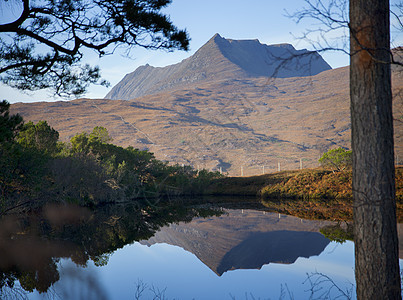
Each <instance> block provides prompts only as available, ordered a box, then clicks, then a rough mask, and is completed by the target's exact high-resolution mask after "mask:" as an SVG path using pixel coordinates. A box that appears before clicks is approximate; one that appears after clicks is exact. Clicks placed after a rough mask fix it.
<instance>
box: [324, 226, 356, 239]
mask: <svg viewBox="0 0 403 300" xmlns="http://www.w3.org/2000/svg"><path fill="white" fill-rule="evenodd" d="M344 224H345V226H342V223H341V222H337V224H334V225H328V226H325V227H322V228H321V229H320V232H321V233H322V234H323V235H324V236H325V237H327V238H328V239H329V240H331V241H335V242H338V243H341V244H342V243H344V242H345V241H353V240H354V235H353V224H352V223H348V222H345V223H344Z"/></svg>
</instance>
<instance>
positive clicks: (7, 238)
mask: <svg viewBox="0 0 403 300" xmlns="http://www.w3.org/2000/svg"><path fill="white" fill-rule="evenodd" d="M254 206H256V207H253V208H251V207H250V205H246V204H245V205H241V204H238V207H244V208H229V207H228V206H226V208H224V207H215V208H211V207H208V206H198V207H186V208H185V207H183V206H177V205H174V206H162V207H157V206H152V205H151V206H142V208H141V209H139V207H136V206H135V205H120V206H105V207H103V208H101V209H97V210H96V211H89V210H86V209H83V208H79V207H72V208H71V207H64V208H63V209H62V210H60V208H59V207H55V206H49V207H47V208H46V209H44V212H43V213H42V214H40V215H39V216H38V215H30V216H26V217H21V216H19V217H9V218H8V219H7V218H6V219H5V220H3V221H2V222H3V223H2V224H1V227H0V228H2V229H1V232H0V238H1V243H0V257H1V261H0V267H1V270H2V273H0V274H1V278H0V283H1V285H2V289H1V293H2V294H1V295H2V298H10V299H11V298H12V297H16V298H18V299H20V298H27V299H309V298H310V297H313V298H319V299H323V298H325V297H326V296H328V298H331V299H333V298H336V297H337V296H341V295H343V293H345V294H346V295H348V296H351V298H353V299H354V298H355V293H354V244H353V243H352V242H351V241H344V242H343V243H336V242H332V241H330V240H329V239H327V238H326V237H325V236H324V235H322V234H321V233H320V230H321V229H322V228H324V227H326V226H330V225H332V224H334V223H331V222H329V221H314V220H304V219H301V218H297V217H293V216H287V215H282V214H278V213H273V212H268V211H266V210H265V209H264V208H263V207H259V206H258V205H254ZM9 286H12V287H9ZM343 298H345V297H343Z"/></svg>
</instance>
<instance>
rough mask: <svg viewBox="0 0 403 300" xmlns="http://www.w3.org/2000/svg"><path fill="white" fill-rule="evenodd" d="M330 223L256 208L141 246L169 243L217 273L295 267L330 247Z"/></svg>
mask: <svg viewBox="0 0 403 300" xmlns="http://www.w3.org/2000/svg"><path fill="white" fill-rule="evenodd" d="M326 224H328V222H320V221H309V220H302V219H299V218H296V217H291V216H284V215H279V214H277V213H267V212H262V211H256V210H228V214H226V215H223V216H220V217H212V218H209V219H195V220H193V221H192V222H190V223H179V224H171V225H170V226H167V227H163V228H162V229H161V230H160V231H158V232H157V233H156V234H155V236H154V237H152V238H151V239H149V240H148V241H142V242H141V243H142V244H145V245H148V246H150V245H153V244H156V243H167V244H171V245H176V246H179V247H182V248H183V249H185V250H187V251H189V252H192V253H193V254H195V255H196V256H197V257H198V258H199V259H200V260H201V261H202V262H203V263H204V264H206V265H207V266H208V267H209V268H210V269H211V270H213V271H214V272H215V273H216V274H217V275H219V276H221V275H222V274H223V273H225V272H226V271H228V270H234V269H260V268H261V267H262V266H263V265H265V264H269V263H287V264H288V263H293V262H295V261H296V259H297V258H298V257H310V256H313V255H319V254H320V253H321V252H322V251H323V250H324V249H325V247H326V246H327V244H328V243H329V240H328V239H327V238H325V237H324V236H323V235H321V234H320V233H319V232H318V230H319V228H320V227H322V226H324V225H326Z"/></svg>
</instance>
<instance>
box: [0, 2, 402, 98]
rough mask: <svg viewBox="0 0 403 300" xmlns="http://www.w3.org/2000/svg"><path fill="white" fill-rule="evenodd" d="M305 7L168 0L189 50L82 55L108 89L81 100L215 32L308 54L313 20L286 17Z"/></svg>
mask: <svg viewBox="0 0 403 300" xmlns="http://www.w3.org/2000/svg"><path fill="white" fill-rule="evenodd" d="M393 1H394V0H392V3H393ZM396 1H398V0H396ZM305 5H306V4H304V1H301V0H282V1H278V0H249V1H244V0H203V1H194V0H173V1H172V3H171V4H170V5H169V6H168V7H167V8H165V9H164V10H163V12H165V13H166V14H168V15H169V16H170V18H171V21H172V22H173V23H174V24H175V25H176V26H177V27H178V28H180V29H186V30H187V31H188V33H189V36H190V38H191V41H190V50H189V51H187V52H185V51H179V50H175V51H174V52H167V51H164V50H158V51H155V50H145V49H142V48H135V49H132V50H131V53H130V55H131V57H130V58H128V57H127V56H126V54H125V53H124V52H123V51H121V52H119V51H118V52H116V53H114V54H113V55H109V56H105V57H102V58H99V57H98V56H97V55H96V54H95V53H93V52H90V51H86V52H85V56H84V58H83V62H84V63H89V64H91V65H98V66H100V68H101V74H102V77H103V78H104V79H106V80H108V81H109V82H110V84H111V86H110V87H109V88H106V87H102V86H98V85H94V86H91V87H90V88H89V90H88V92H87V93H86V94H85V95H83V97H86V98H104V97H105V95H106V94H107V93H108V92H109V90H110V89H111V88H112V87H113V86H114V85H116V84H117V83H118V82H119V81H120V80H121V79H122V78H123V77H124V75H126V74H127V73H130V72H133V71H134V70H135V69H136V68H137V67H139V66H141V65H145V64H147V63H148V64H150V65H152V66H154V67H164V66H167V65H171V64H175V63H179V62H180V61H182V60H183V59H185V58H187V57H189V56H191V55H192V54H193V53H195V52H196V51H197V49H199V48H200V47H201V46H203V44H205V43H206V42H207V41H208V40H209V39H210V38H211V37H212V36H213V35H214V34H215V33H219V34H220V35H221V36H222V37H224V38H229V39H258V40H259V41H260V42H261V43H262V44H276V43H290V44H292V45H293V46H294V47H295V48H297V49H304V48H307V49H310V50H312V49H313V48H312V45H311V44H310V43H309V42H308V41H306V40H303V39H300V38H299V37H300V36H302V34H303V33H304V32H306V30H307V29H308V28H315V26H317V24H315V22H314V21H312V20H310V21H308V20H306V21H303V22H300V23H299V24H296V22H295V21H294V20H292V19H291V18H290V17H288V16H287V12H289V13H294V12H296V11H297V10H301V9H302V8H303V7H304V6H305ZM1 17H2V16H1V15H0V18H1ZM3 17H4V16H3ZM339 35H340V33H334V37H332V36H330V37H329V39H330V40H331V39H332V38H335V39H337V38H338V37H339ZM399 38H400V40H397V41H395V43H397V44H399V42H400V45H402V44H403V43H402V41H403V40H402V36H401V35H400V37H399ZM321 55H322V56H323V58H324V59H325V60H326V61H327V62H328V63H329V64H330V65H331V66H332V67H333V68H338V67H342V66H346V65H348V64H349V58H348V56H347V55H346V54H343V53H341V52H338V51H332V52H323V53H321ZM0 99H1V100H2V99H6V100H7V101H9V102H10V103H16V102H37V101H59V100H66V99H62V98H57V97H55V96H54V95H52V94H51V93H50V92H49V91H38V92H29V93H21V92H19V91H17V90H15V89H11V88H10V87H7V86H4V85H1V84H0Z"/></svg>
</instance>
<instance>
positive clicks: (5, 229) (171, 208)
mask: <svg viewBox="0 0 403 300" xmlns="http://www.w3.org/2000/svg"><path fill="white" fill-rule="evenodd" d="M217 214H220V212H219V211H217V210H212V209H201V208H199V209H196V208H190V207H184V206H178V205H159V206H158V207H156V206H145V205H144V206H140V205H139V204H138V203H135V204H130V205H114V206H104V207H100V208H98V209H96V210H94V211H90V210H87V209H84V208H81V207H76V206H69V207H67V206H64V207H56V206H48V207H46V208H44V209H43V211H42V212H41V213H39V214H37V215H25V216H18V217H15V216H14V217H10V216H9V217H7V218H6V217H3V218H2V219H1V220H0V257H1V259H0V298H2V296H1V295H3V293H5V292H6V290H7V287H13V286H14V282H15V281H16V280H17V279H18V280H19V282H20V285H21V287H22V288H23V289H24V290H26V291H29V292H31V291H33V290H37V291H39V292H46V291H47V290H48V289H49V287H50V286H51V285H52V284H53V283H55V282H56V281H58V280H59V271H58V267H57V262H58V261H59V259H60V258H70V259H71V260H72V261H73V262H74V263H76V264H77V265H80V266H83V267H85V266H86V265H87V263H88V261H89V260H92V261H93V262H94V264H95V265H96V266H102V265H106V264H107V263H108V258H109V254H110V253H112V252H114V251H115V250H117V249H119V248H122V247H123V246H125V245H127V244H130V243H133V242H134V241H138V240H143V239H149V238H150V237H151V236H153V235H154V233H155V232H156V231H157V230H158V229H159V228H160V227H161V226H164V225H167V224H170V223H173V222H179V221H185V222H189V221H191V220H192V219H193V218H194V217H198V216H211V215H217Z"/></svg>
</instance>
